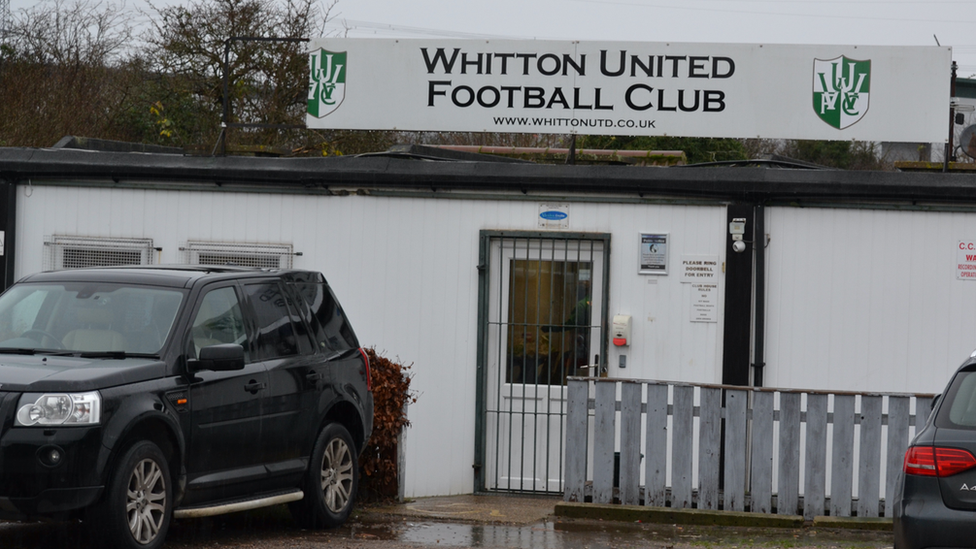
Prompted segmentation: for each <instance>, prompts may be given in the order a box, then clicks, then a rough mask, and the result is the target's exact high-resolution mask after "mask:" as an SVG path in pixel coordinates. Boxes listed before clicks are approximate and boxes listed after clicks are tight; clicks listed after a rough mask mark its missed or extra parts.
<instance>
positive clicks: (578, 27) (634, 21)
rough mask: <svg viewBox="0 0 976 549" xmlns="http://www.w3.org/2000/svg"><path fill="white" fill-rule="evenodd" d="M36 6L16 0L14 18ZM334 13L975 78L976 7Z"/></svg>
mask: <svg viewBox="0 0 976 549" xmlns="http://www.w3.org/2000/svg"><path fill="white" fill-rule="evenodd" d="M93 1H94V0H93ZM103 1H107V0H103ZM153 1H154V3H155V4H156V5H168V4H173V3H179V2H181V1H182V2H188V1H190V0H153ZM35 3H36V0H11V2H10V4H11V9H12V10H15V11H16V10H17V9H20V8H24V7H29V6H32V5H34V4H35ZM145 6H146V2H145V0H128V2H127V3H126V9H129V10H135V9H137V8H140V7H142V8H143V9H145ZM332 14H333V16H334V18H333V19H332V21H331V23H330V25H329V30H330V31H332V32H340V33H345V34H346V35H347V36H350V37H391V38H392V37H399V38H423V37H429V38H529V39H533V38H534V39H556V40H632V41H646V42H719V43H725V42H729V43H751V44H762V43H766V44H843V45H857V46H862V45H871V46H875V45H881V46H887V45H901V46H932V45H935V44H936V37H938V41H939V43H941V44H942V45H943V46H951V47H952V48H953V59H954V60H955V61H956V62H957V63H958V64H959V75H960V76H961V77H976V32H974V31H976V0H491V1H488V2H472V1H465V0H338V2H337V3H336V5H335V6H334V8H333V10H332ZM330 34H331V32H330Z"/></svg>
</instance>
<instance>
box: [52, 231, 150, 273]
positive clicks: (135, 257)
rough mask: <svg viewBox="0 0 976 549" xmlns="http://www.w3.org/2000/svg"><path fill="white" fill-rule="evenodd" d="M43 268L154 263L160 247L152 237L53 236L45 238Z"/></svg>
mask: <svg viewBox="0 0 976 549" xmlns="http://www.w3.org/2000/svg"><path fill="white" fill-rule="evenodd" d="M44 252H45V253H44V261H43V268H44V270H48V271H57V270H62V269H80V268H82V267H114V266H118V265H151V264H153V260H154V258H155V252H156V248H155V247H153V241H152V239H151V238H99V237H84V236H60V235H56V236H52V237H49V238H47V239H45V241H44Z"/></svg>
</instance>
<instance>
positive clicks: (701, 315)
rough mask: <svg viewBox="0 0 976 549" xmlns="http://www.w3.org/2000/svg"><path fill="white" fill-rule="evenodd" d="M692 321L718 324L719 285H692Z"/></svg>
mask: <svg viewBox="0 0 976 549" xmlns="http://www.w3.org/2000/svg"><path fill="white" fill-rule="evenodd" d="M691 321H692V322H718V284H692V285H691Z"/></svg>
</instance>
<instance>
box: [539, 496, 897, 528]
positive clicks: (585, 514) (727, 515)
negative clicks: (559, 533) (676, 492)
mask: <svg viewBox="0 0 976 549" xmlns="http://www.w3.org/2000/svg"><path fill="white" fill-rule="evenodd" d="M553 514H554V515H555V516H557V517H566V518H578V519H590V520H611V521H622V522H647V523H660V524H682V525H694V526H737V527H757V528H802V527H803V526H805V525H809V524H812V525H813V526H815V527H820V528H839V529H853V530H879V531H884V530H889V531H890V530H891V529H892V526H891V519H886V518H854V517H816V518H815V519H814V520H813V522H812V523H808V522H806V521H804V520H803V517H802V516H800V515H768V514H762V513H743V512H737V511H707V510H701V509H672V508H670V507H643V506H639V505H608V504H599V503H557V504H556V507H555V510H554V513H553Z"/></svg>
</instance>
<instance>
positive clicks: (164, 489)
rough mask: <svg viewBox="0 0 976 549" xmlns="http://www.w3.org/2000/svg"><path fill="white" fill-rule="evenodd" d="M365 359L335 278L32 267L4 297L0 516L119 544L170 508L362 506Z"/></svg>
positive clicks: (141, 533) (151, 532)
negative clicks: (44, 522) (79, 524)
mask: <svg viewBox="0 0 976 549" xmlns="http://www.w3.org/2000/svg"><path fill="white" fill-rule="evenodd" d="M371 389H372V388H371V386H370V372H369V360H368V359H367V358H366V354H365V353H364V352H363V351H362V349H360V347H359V343H358V342H357V340H356V336H355V334H354V333H353V331H352V328H351V327H350V325H349V323H348V321H347V320H346V317H345V315H344V314H343V311H342V308H341V307H340V306H339V304H338V302H337V301H336V299H335V296H334V294H333V293H332V291H331V289H330V288H329V285H328V283H327V282H326V281H325V278H324V277H323V276H322V275H321V274H319V273H315V272H307V271H297V270H282V271H268V270H258V269H244V268H236V267H195V266H180V267H164V268H146V267H138V268H104V269H80V270H73V271H60V272H47V273H39V274H35V275H31V276H28V277H26V278H24V279H22V280H20V281H19V282H18V283H17V284H15V285H14V286H12V287H11V288H9V289H8V290H7V291H6V292H4V293H3V295H2V296H0V518H2V519H25V518H42V517H46V518H54V519H72V518H81V519H82V520H83V521H84V522H86V523H89V524H91V526H92V527H93V529H94V531H95V532H96V535H97V536H98V537H99V538H100V539H103V540H104V541H106V542H108V543H110V544H111V545H112V546H115V547H131V548H136V547H138V548H140V549H153V548H156V547H159V546H161V545H162V543H163V540H164V538H165V536H166V531H167V529H168V527H169V523H170V520H171V518H173V517H176V518H181V517H200V516H207V515H216V514H221V513H227V512H232V511H239V510H244V509H252V508H256V507H261V506H267V505H275V504H281V503H288V504H289V507H290V508H291V511H292V513H293V515H294V516H295V518H296V519H297V520H298V521H299V522H300V523H301V524H302V526H304V527H312V528H314V527H332V526H337V525H339V524H341V523H342V522H344V521H345V520H346V518H347V517H348V516H349V513H350V511H351V510H352V506H353V502H354V500H355V496H356V489H357V482H358V477H357V471H358V467H357V456H358V455H359V452H360V451H361V450H362V449H363V446H364V444H365V443H366V441H367V440H368V439H369V436H370V432H371V430H372V424H373V397H372V392H371Z"/></svg>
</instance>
